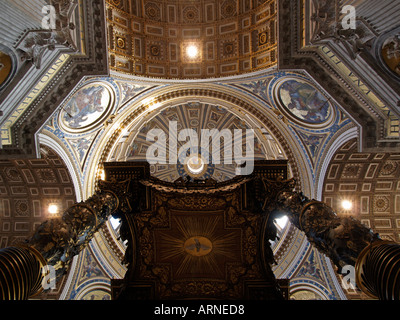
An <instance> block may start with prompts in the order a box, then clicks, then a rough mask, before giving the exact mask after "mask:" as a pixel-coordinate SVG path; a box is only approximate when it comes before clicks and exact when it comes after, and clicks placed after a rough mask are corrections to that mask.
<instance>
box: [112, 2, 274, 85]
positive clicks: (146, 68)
mask: <svg viewBox="0 0 400 320" xmlns="http://www.w3.org/2000/svg"><path fill="white" fill-rule="evenodd" d="M107 22H108V37H109V56H110V67H111V69H112V70H115V71H118V72H120V73H124V74H130V75H139V76H145V77H155V78H181V79H182V78H183V79H193V78H216V77H225V76H231V75H237V74H241V73H247V72H250V71H255V70H260V69H267V68H269V67H271V66H274V65H276V61H277V57H276V55H277V37H276V22H277V15H276V1H275V0H267V1H250V0H241V1H235V0H218V1H210V0H201V1H196V2H193V1H166V0H152V1H149V0H132V1H129V2H128V1H127V0H108V1H107ZM193 48H194V50H195V52H194V53H193V51H192V52H191V51H190V50H191V49H193Z"/></svg>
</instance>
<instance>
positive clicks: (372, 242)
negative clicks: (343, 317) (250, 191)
mask: <svg viewBox="0 0 400 320" xmlns="http://www.w3.org/2000/svg"><path fill="white" fill-rule="evenodd" d="M262 183H263V185H264V196H265V199H264V205H263V209H264V210H265V211H268V212H269V213H270V214H272V215H275V216H279V215H287V216H288V218H289V220H290V221H291V223H292V224H293V225H294V226H296V227H297V228H298V229H299V230H301V231H303V232H304V234H305V235H306V237H307V239H308V240H309V242H310V243H311V244H312V245H314V246H315V247H316V248H317V249H318V250H319V251H320V252H321V253H323V254H325V255H326V256H328V257H329V258H330V259H331V260H332V262H333V263H334V264H335V265H336V266H337V267H338V272H339V273H340V272H341V270H342V268H343V267H345V266H348V265H351V266H353V267H355V269H356V279H355V280H356V284H357V286H358V288H359V289H361V290H362V291H363V292H364V293H366V294H367V295H369V296H370V297H373V298H376V299H380V300H400V245H399V244H397V243H395V242H389V241H383V240H382V239H381V238H380V237H379V235H378V234H377V233H373V232H372V230H371V229H369V228H367V227H366V226H364V225H363V224H362V223H361V222H360V221H358V220H357V219H354V218H352V217H339V216H337V215H336V213H335V212H334V211H333V209H332V208H331V207H329V206H328V205H326V204H325V203H323V202H321V201H317V200H313V199H309V198H307V197H306V196H304V194H302V193H301V192H298V191H295V181H294V180H293V179H289V180H277V181H271V180H267V179H263V180H262Z"/></svg>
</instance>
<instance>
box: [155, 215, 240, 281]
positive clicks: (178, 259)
mask: <svg viewBox="0 0 400 320" xmlns="http://www.w3.org/2000/svg"><path fill="white" fill-rule="evenodd" d="M217 230H218V232H217ZM221 230H223V231H222V232H221ZM156 239H157V241H156V242H155V243H157V248H156V252H158V254H157V259H156V260H158V261H157V262H159V263H172V266H173V268H172V270H173V274H174V276H175V278H221V277H224V274H225V269H226V263H234V262H238V261H240V260H241V258H240V257H241V253H240V247H241V246H240V243H241V230H240V229H225V228H224V213H223V212H222V211H221V212H213V213H211V212H210V213H204V212H203V213H202V214H201V215H200V214H199V215H195V214H194V215H193V214H188V213H186V214H182V213H178V212H176V213H174V214H173V215H172V217H171V228H170V229H169V230H165V231H164V230H163V231H161V230H160V231H159V232H156Z"/></svg>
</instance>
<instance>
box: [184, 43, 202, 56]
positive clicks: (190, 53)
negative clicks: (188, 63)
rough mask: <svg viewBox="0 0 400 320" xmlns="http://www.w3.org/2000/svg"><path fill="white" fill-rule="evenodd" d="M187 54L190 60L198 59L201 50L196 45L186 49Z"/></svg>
mask: <svg viewBox="0 0 400 320" xmlns="http://www.w3.org/2000/svg"><path fill="white" fill-rule="evenodd" d="M186 54H187V56H188V57H189V58H192V59H193V58H196V57H197V56H198V54H199V49H198V48H197V47H196V46H195V45H190V46H188V47H187V48H186Z"/></svg>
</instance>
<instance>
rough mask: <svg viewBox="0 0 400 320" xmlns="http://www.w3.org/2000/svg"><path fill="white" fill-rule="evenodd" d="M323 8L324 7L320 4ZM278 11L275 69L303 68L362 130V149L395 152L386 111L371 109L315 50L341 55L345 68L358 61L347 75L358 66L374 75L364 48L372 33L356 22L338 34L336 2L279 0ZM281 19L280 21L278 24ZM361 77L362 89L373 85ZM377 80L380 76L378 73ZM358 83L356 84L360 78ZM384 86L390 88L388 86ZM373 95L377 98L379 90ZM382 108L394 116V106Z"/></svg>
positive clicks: (396, 144)
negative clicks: (325, 48)
mask: <svg viewBox="0 0 400 320" xmlns="http://www.w3.org/2000/svg"><path fill="white" fill-rule="evenodd" d="M310 3H313V4H314V3H317V4H315V7H316V11H315V12H316V14H314V15H312V10H311V9H310V7H309V6H310ZM322 4H325V5H324V6H322ZM305 8H307V10H306V9H305ZM303 9H304V10H306V12H307V14H306V15H304V16H302V13H303V12H304V11H303ZM278 12H279V21H280V22H281V23H279V41H278V44H279V55H278V66H279V69H302V70H305V71H306V72H307V73H308V74H309V75H310V76H311V77H313V78H314V79H315V80H316V81H317V82H318V83H319V84H320V85H321V87H323V88H324V89H325V90H326V92H327V93H329V94H330V95H331V96H332V97H334V98H335V100H336V101H337V102H338V103H339V105H341V106H342V108H343V109H344V110H345V111H346V112H347V113H348V114H349V115H350V116H351V117H352V118H353V119H354V120H355V121H356V122H357V123H358V124H360V125H361V126H362V128H363V130H362V131H361V139H360V140H361V146H362V149H363V150H369V149H375V150H377V149H380V150H384V149H385V150H386V151H387V150H393V151H394V150H396V148H397V149H398V147H399V146H400V141H399V140H400V139H399V138H396V137H395V136H393V137H392V136H390V132H389V129H388V126H389V125H390V123H392V118H391V116H390V113H389V114H388V113H387V110H386V109H385V110H383V109H382V108H381V109H380V110H378V109H379V108H377V107H376V106H374V107H372V105H371V103H370V102H368V101H367V99H365V98H364V97H363V95H364V93H365V92H364V91H362V90H363V89H361V88H357V89H359V91H357V90H356V89H354V88H353V84H354V83H353V82H352V81H353V80H349V79H348V78H346V77H345V76H344V75H343V74H341V72H339V70H338V69H336V66H335V65H334V64H330V63H328V61H327V60H326V58H325V57H324V56H323V55H322V54H321V53H320V51H319V50H320V49H319V48H320V47H321V45H323V44H325V46H327V47H328V48H329V49H330V50H332V51H333V52H335V54H336V55H337V56H340V55H343V61H342V63H343V64H344V65H346V64H349V63H350V64H351V63H352V62H351V61H357V68H358V70H352V71H351V72H352V73H351V74H354V73H358V72H359V71H360V70H362V68H363V67H361V66H359V65H360V64H361V65H363V66H364V67H365V68H370V69H371V70H374V72H375V71H376V68H375V67H376V66H375V65H373V64H372V62H371V59H370V58H368V55H370V54H369V52H370V51H368V50H371V47H372V42H373V41H374V39H375V38H376V34H375V33H374V32H373V31H371V28H369V27H368V25H367V24H366V23H365V22H364V21H361V20H358V22H357V23H358V26H357V28H356V30H351V31H348V30H339V29H338V23H340V22H339V21H338V15H337V14H336V12H337V8H336V1H326V2H324V3H322V2H321V3H320V2H317V1H303V0H284V1H280V2H279V11H278ZM283 21H284V23H282V22H283ZM313 24H314V25H315V32H314V33H312V28H311V27H310V25H313ZM303 28H306V29H307V30H305V33H306V37H305V38H304V37H303V33H302V32H303ZM310 33H311V34H310ZM336 49H337V50H336ZM335 50H336V51H335ZM352 58H353V59H354V58H356V60H352ZM366 70H367V69H366ZM366 72H368V71H366ZM362 76H363V79H362V81H363V83H364V86H365V85H369V86H370V87H373V86H374V85H373V84H371V83H373V82H371V81H370V80H371V79H369V78H368V77H371V75H366V74H364V73H363V75H362ZM376 76H377V77H379V72H377V74H376ZM364 78H365V79H364ZM367 78H368V79H367ZM357 79H358V81H361V80H360V79H359V78H357ZM354 81H357V80H354ZM355 83H356V82H355ZM385 85H386V84H385ZM389 87H390V85H388V88H389ZM367 89H368V88H366V89H365V90H367ZM361 91H362V92H361ZM388 92H389V91H388ZM377 94H380V92H379V93H377ZM384 101H385V99H384ZM384 108H388V110H389V109H390V108H392V109H393V113H395V114H397V110H395V108H394V106H393V105H392V106H391V105H387V106H385V107H384ZM375 109H376V110H375ZM394 122H396V121H394ZM394 122H393V124H394ZM396 123H398V121H397V122H396ZM397 131H398V127H397ZM388 132H389V133H388ZM397 135H398V132H397Z"/></svg>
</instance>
